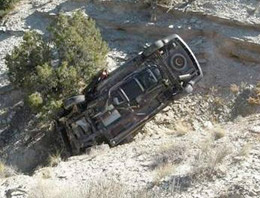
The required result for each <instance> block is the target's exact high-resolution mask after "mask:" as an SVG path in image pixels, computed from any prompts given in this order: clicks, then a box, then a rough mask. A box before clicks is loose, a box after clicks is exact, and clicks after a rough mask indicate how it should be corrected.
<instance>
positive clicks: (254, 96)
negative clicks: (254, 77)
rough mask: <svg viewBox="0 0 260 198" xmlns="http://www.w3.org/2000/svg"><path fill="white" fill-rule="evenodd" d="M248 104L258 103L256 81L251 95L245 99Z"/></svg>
mask: <svg viewBox="0 0 260 198" xmlns="http://www.w3.org/2000/svg"><path fill="white" fill-rule="evenodd" d="M247 102H248V103H249V104H250V105H260V82H258V83H257V84H256V86H255V88H254V89H253V91H252V93H251V95H250V96H249V98H248V99H247Z"/></svg>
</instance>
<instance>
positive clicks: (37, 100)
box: [28, 92, 43, 108]
mask: <svg viewBox="0 0 260 198" xmlns="http://www.w3.org/2000/svg"><path fill="white" fill-rule="evenodd" d="M28 103H29V104H30V106H31V107H34V108H38V107H40V106H41V105H42V103H43V99H42V96H41V94H40V93H39V92H35V93H33V94H31V95H30V96H29V97H28Z"/></svg>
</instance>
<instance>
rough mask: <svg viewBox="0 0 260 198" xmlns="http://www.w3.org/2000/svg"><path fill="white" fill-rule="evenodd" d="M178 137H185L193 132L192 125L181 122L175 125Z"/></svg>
mask: <svg viewBox="0 0 260 198" xmlns="http://www.w3.org/2000/svg"><path fill="white" fill-rule="evenodd" d="M175 130H176V134H177V136H183V135H185V134H186V133H188V132H189V131H190V130H191V126H190V124H188V123H186V122H183V121H180V122H177V123H176V124H175Z"/></svg>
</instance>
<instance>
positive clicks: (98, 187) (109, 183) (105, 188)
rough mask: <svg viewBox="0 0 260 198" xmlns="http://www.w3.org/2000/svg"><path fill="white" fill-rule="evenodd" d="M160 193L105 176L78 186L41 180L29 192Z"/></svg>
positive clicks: (138, 196)
mask: <svg viewBox="0 0 260 198" xmlns="http://www.w3.org/2000/svg"><path fill="white" fill-rule="evenodd" d="M160 193H161V192H154V191H153V190H148V189H139V190H135V191H133V190H132V191H131V190H129V187H127V186H126V185H124V184H122V183H118V182H115V181H113V180H104V178H103V179H102V180H101V179H100V180H97V181H92V182H88V183H85V184H78V185H77V186H71V185H69V184H67V185H64V184H61V183H60V184H58V183H57V182H56V183H55V182H54V181H48V180H39V181H38V183H37V185H36V186H35V187H34V188H32V189H31V192H29V195H28V198H119V197H120V198H126V197H131V198H158V197H162V196H161V194H160ZM173 197H174V196H173Z"/></svg>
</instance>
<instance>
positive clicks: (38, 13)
mask: <svg viewBox="0 0 260 198" xmlns="http://www.w3.org/2000/svg"><path fill="white" fill-rule="evenodd" d="M147 1H149V0H147ZM147 1H138V0H135V1H134V0H110V1H108V0H93V1H84V0H67V1H66V0H55V1H52V0H34V1H32V0H22V1H21V2H20V3H19V4H18V5H17V6H16V8H15V9H14V10H13V11H12V12H11V13H10V14H9V15H8V16H6V17H5V18H4V19H3V20H2V21H1V22H0V87H1V88H0V148H1V149H0V159H1V160H2V161H5V162H6V164H8V166H10V167H15V168H16V169H17V170H18V173H17V174H15V171H13V169H11V168H7V166H6V168H5V169H6V170H8V171H5V172H7V173H6V174H5V175H4V176H3V177H2V178H0V197H3V198H5V197H7V198H9V197H36V198H37V197H124V196H125V197H260V177H259V172H260V119H259V118H260V114H259V107H257V106H254V105H253V106H252V105H249V104H248V103H247V99H248V97H249V94H250V92H251V90H252V89H253V87H254V85H255V84H256V83H257V81H260V59H259V53H260V26H259V25H260V18H259V16H260V10H259V3H258V1H256V0H251V1H250V2H249V1H246V0H231V1H230V0H222V1H217V0H211V1H210V0H194V1H185V0H183V1H182V0H179V1H172V2H173V7H172V8H169V7H166V6H164V5H161V4H160V6H159V7H157V9H156V13H153V12H152V11H151V8H150V6H149V5H148V4H147V3H144V2H147ZM77 9H81V10H83V11H85V13H86V14H87V15H89V16H90V17H92V18H94V19H95V20H96V23H97V25H98V27H99V28H100V30H101V33H102V36H103V38H104V39H105V40H106V41H107V42H108V44H109V47H110V49H111V51H110V53H109V55H108V67H109V68H111V69H112V68H114V67H115V66H119V65H121V64H122V63H124V62H125V61H126V60H127V59H128V58H131V57H133V56H134V55H135V54H137V53H138V52H139V51H140V50H141V49H142V46H143V45H144V44H145V43H147V42H152V41H154V40H156V39H158V38H161V37H163V36H166V35H168V34H171V33H178V34H179V35H181V36H182V37H183V38H184V39H185V40H186V41H187V43H188V44H189V45H190V46H191V48H192V50H193V51H194V52H195V54H196V56H197V57H198V59H199V62H200V63H201V66H202V69H203V71H204V74H205V77H204V79H203V80H202V81H201V82H200V83H199V84H198V86H197V87H196V90H195V92H194V93H193V94H192V95H189V96H187V97H185V98H183V99H181V100H179V101H175V102H174V103H173V104H172V105H170V106H169V107H167V108H166V109H165V110H164V111H163V112H162V113H160V114H158V115H157V116H156V117H155V119H154V120H152V121H151V122H149V123H148V124H147V125H146V126H145V127H144V129H143V130H142V131H141V132H140V133H139V134H138V135H137V136H136V138H135V140H134V141H133V142H131V143H128V144H125V145H121V146H118V147H116V148H109V147H108V146H107V145H100V146H98V147H96V148H92V150H91V151H90V153H87V154H85V155H81V156H75V157H71V158H69V159H67V160H65V161H62V162H59V157H57V156H56V158H55V157H54V158H55V159H56V161H58V162H57V163H52V164H51V165H57V166H56V167H44V168H41V167H42V166H45V165H46V159H48V156H49V155H50V153H55V152H56V150H57V149H58V146H57V143H56V138H55V137H56V134H50V133H45V132H44V131H41V130H39V129H35V128H33V123H32V120H33V117H34V115H31V114H30V112H28V111H26V107H25V106H24V104H23V101H22V96H23V94H22V92H21V91H20V90H17V89H14V88H13V87H12V86H11V85H10V83H9V81H8V78H7V68H6V66H5V63H4V57H5V55H6V54H7V53H10V51H11V50H12V49H13V47H14V46H16V45H18V44H19V42H20V41H21V38H22V35H23V34H24V32H25V31H28V30H32V29H33V30H37V31H39V32H41V33H43V34H45V35H46V34H47V32H46V27H47V26H48V24H49V23H50V22H51V21H52V20H53V18H54V17H55V16H56V15H57V14H58V13H60V12H65V13H70V12H73V11H74V10H77ZM154 14H155V15H156V19H157V20H156V21H153V20H151V18H153V17H152V15H154ZM46 36H47V35H46ZM231 84H236V85H238V87H239V89H238V90H237V91H234V90H233V92H232V91H230V85H231ZM0 169H1V167H0ZM2 170H3V168H2ZM0 172H1V170H0ZM5 176H8V177H6V178H5ZM0 177H1V176H0ZM100 192H102V193H101V194H99V193H100Z"/></svg>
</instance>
